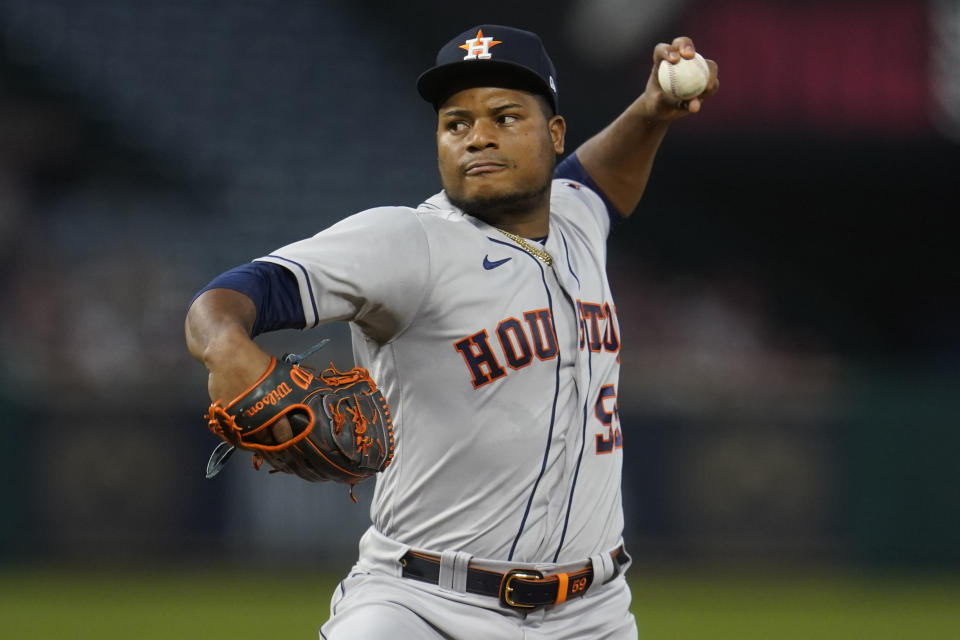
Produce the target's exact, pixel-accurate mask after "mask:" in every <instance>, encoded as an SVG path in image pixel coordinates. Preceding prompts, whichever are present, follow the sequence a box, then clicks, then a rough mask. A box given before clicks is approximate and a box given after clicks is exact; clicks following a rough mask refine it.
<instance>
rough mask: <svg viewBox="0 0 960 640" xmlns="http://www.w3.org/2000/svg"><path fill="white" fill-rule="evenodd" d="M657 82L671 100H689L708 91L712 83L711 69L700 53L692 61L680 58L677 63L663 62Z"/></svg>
mask: <svg viewBox="0 0 960 640" xmlns="http://www.w3.org/2000/svg"><path fill="white" fill-rule="evenodd" d="M657 80H659V81H660V88H661V89H663V92H664V93H665V94H667V95H668V96H670V97H671V98H674V99H675V100H689V99H691V98H696V97H697V96H698V95H700V94H701V93H703V92H704V91H705V90H706V88H707V83H708V82H709V81H710V67H708V66H707V61H706V60H704V59H703V56H701V55H700V54H699V53H696V54H694V56H693V58H692V59H690V60H688V59H686V58H680V60H679V61H678V62H676V63H670V62H669V61H667V60H661V61H660V67H659V68H658V69H657Z"/></svg>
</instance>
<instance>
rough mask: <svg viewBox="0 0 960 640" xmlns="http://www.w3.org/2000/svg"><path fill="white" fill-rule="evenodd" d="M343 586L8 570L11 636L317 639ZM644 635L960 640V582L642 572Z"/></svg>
mask: <svg viewBox="0 0 960 640" xmlns="http://www.w3.org/2000/svg"><path fill="white" fill-rule="evenodd" d="M337 580H338V578H337V577H334V576H325V577H323V578H322V579H318V578H317V577H316V576H313V577H310V576H306V575H298V576H296V577H294V578H289V577H282V576H278V575H276V574H267V573H255V572H241V571H227V572H223V573H216V572H205V573H193V572H178V571H174V570H165V571H159V572H153V573H150V572H113V573H82V572H79V571H72V572H63V571H42V572H40V571H26V570H17V571H11V570H8V571H0V638H3V639H4V640H21V639H22V640H34V639H39V640H45V639H48V638H49V639H54V638H56V639H70V640H86V639H88V638H89V639H90V640H94V639H95V640H112V639H114V638H133V639H136V640H153V639H158V640H159V639H161V638H162V639H164V640H170V639H172V638H197V639H199V640H221V639H223V640H240V639H243V638H269V639H270V640H279V639H287V638H290V639H292V638H308V639H311V640H312V639H314V638H316V637H317V633H316V629H317V627H318V626H319V624H320V623H322V622H323V620H325V619H326V616H327V612H328V604H327V603H328V601H329V596H330V593H331V592H332V590H333V588H334V586H335V585H336V583H337ZM631 584H632V587H633V594H634V607H633V609H634V613H635V615H636V616H637V620H638V622H639V626H640V637H641V638H656V639H663V640H668V639H669V640H682V639H686V638H689V639H691V640H692V639H694V638H695V639H697V640H701V639H705V638H709V639H715V640H724V639H727V638H730V639H734V638H736V639H738V640H742V639H746V638H764V639H768V638H769V639H784V640H787V639H794V638H797V639H799V638H803V639H812V638H817V639H819V638H843V639H848V638H849V639H852V638H867V639H870V640H883V639H887V638H890V639H893V638H904V639H910V640H914V639H928V638H929V639H934V638H936V639H940V638H943V639H945V640H952V639H957V638H960V579H943V578H941V579H932V578H918V577H913V578H907V577H903V576H899V577H895V578H894V577H887V578H882V579H880V578H874V579H867V578H862V577H855V576H850V575H830V576H824V575H819V576H817V577H811V576H809V575H803V576H794V577H788V576H778V577H758V576H752V577H751V576H743V575H738V576H731V575H728V574H727V575H720V574H708V575H707V574H705V575H694V574H691V573H689V572H688V573H679V572H674V573H671V572H666V571H657V572H653V573H647V574H645V575H641V571H640V570H636V571H634V572H633V575H632V577H631Z"/></svg>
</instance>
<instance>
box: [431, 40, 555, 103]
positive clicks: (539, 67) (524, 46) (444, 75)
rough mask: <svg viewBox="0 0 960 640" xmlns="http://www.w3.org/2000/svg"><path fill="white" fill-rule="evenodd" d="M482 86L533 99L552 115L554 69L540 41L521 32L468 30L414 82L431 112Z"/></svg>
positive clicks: (444, 46)
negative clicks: (536, 97) (537, 96)
mask: <svg viewBox="0 0 960 640" xmlns="http://www.w3.org/2000/svg"><path fill="white" fill-rule="evenodd" d="M484 86H490V87H505V88H508V89H522V90H524V91H529V92H531V93H538V94H540V95H542V96H544V97H545V98H546V99H547V101H548V102H549V103H550V105H551V106H552V107H553V112H554V113H556V112H557V105H558V103H559V100H558V96H557V72H556V69H554V67H553V62H552V61H551V60H550V56H548V55H547V50H546V49H545V48H544V46H543V42H542V41H541V40H540V36H538V35H537V34H535V33H532V32H530V31H523V30H522V29H514V28H513V27H504V26H501V25H496V24H483V25H479V26H476V27H471V28H470V29H467V30H466V31H464V32H463V33H461V34H460V35H458V36H457V37H456V38H454V39H453V40H451V41H450V42H448V43H447V44H445V45H443V48H442V49H440V52H439V53H438V54H437V63H436V66H434V67H432V68H430V69H427V70H426V71H425V72H423V73H422V74H421V75H420V77H419V78H418V79H417V91H419V92H420V95H421V96H423V99H424V100H426V101H427V102H429V103H431V104H432V105H433V106H434V108H435V109H436V108H439V106H440V104H441V103H442V102H443V100H444V99H445V98H447V97H449V96H451V95H453V94H454V93H456V92H457V91H462V90H463V89H469V88H470V87H484Z"/></svg>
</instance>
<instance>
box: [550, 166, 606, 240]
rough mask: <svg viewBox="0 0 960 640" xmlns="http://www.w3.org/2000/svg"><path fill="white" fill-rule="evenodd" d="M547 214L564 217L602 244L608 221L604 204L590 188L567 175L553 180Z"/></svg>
mask: <svg viewBox="0 0 960 640" xmlns="http://www.w3.org/2000/svg"><path fill="white" fill-rule="evenodd" d="M550 214H551V215H557V216H559V217H561V218H565V219H567V220H568V221H569V222H570V223H571V224H573V225H574V226H576V227H578V228H580V229H582V230H583V231H584V232H585V233H587V234H588V235H589V236H591V238H592V242H600V243H606V240H607V237H608V236H609V235H610V228H611V226H612V223H611V221H610V215H609V213H608V209H607V206H606V204H605V203H604V202H603V199H602V198H601V197H600V196H599V195H598V194H597V193H596V192H595V191H594V190H593V189H590V188H588V187H587V186H586V185H584V184H583V183H581V182H577V181H575V180H570V179H567V178H562V179H554V181H553V185H552V188H551V190H550Z"/></svg>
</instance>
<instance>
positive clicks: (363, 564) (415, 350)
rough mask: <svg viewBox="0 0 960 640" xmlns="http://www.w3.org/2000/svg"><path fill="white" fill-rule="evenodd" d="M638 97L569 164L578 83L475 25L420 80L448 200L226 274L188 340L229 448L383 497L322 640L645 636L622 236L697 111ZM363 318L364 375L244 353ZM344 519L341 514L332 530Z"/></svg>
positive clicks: (383, 215)
mask: <svg viewBox="0 0 960 640" xmlns="http://www.w3.org/2000/svg"><path fill="white" fill-rule="evenodd" d="M694 56H695V50H694V45H693V42H692V41H691V40H690V39H689V38H685V37H682V38H677V39H675V40H674V41H673V42H672V43H670V44H665V43H664V44H658V45H657V46H656V47H655V48H654V51H653V63H654V64H653V69H652V70H651V74H650V78H649V80H648V82H647V86H646V89H645V91H644V92H643V94H642V95H641V96H640V97H639V98H637V99H636V101H635V102H633V103H632V104H631V105H630V106H629V107H627V109H626V110H625V111H624V112H623V113H622V114H621V115H620V116H619V117H618V118H617V119H616V120H615V121H614V122H612V123H611V124H610V125H609V126H607V127H606V128H605V129H603V130H602V131H600V132H599V133H597V134H596V135H595V136H593V137H592V138H590V139H589V140H588V141H587V142H586V143H584V144H583V145H582V146H581V147H580V148H578V149H577V150H576V151H575V152H574V153H572V154H569V155H567V156H566V158H565V159H564V160H563V161H562V162H559V164H558V162H557V160H558V158H560V157H562V154H563V153H564V137H565V134H566V122H565V120H564V119H563V117H562V116H561V115H559V105H560V101H559V95H560V84H559V81H558V78H557V73H556V71H555V69H554V66H553V63H552V62H551V60H550V57H549V56H548V55H547V52H546V50H545V48H544V46H543V44H542V42H541V39H540V38H539V37H538V36H537V35H536V34H533V33H530V32H527V31H522V30H518V29H515V28H511V27H506V26H499V25H492V24H491V25H481V26H476V27H472V28H470V29H468V30H466V31H465V32H463V33H461V34H460V35H458V36H456V37H455V38H453V39H452V40H451V41H450V42H448V43H447V44H446V45H444V46H443V48H442V49H440V52H439V54H438V55H437V59H436V65H435V66H433V67H432V68H430V69H428V70H427V71H426V72H425V73H423V74H422V75H421V76H420V78H419V80H418V81H417V89H418V91H419V93H420V95H421V96H422V97H423V98H424V99H425V100H426V101H427V102H429V103H430V104H431V105H432V106H433V108H434V109H435V111H436V119H437V128H436V145H437V160H438V167H439V173H440V182H441V185H442V191H440V192H439V193H437V194H436V195H433V196H431V197H429V198H427V199H426V200H424V201H423V202H422V203H420V204H419V205H417V206H414V207H396V206H391V207H379V208H375V209H370V210H367V211H363V212H360V213H356V214H354V215H350V216H347V217H344V219H342V220H341V221H340V222H338V223H337V224H334V225H333V226H331V227H329V228H327V229H324V230H322V231H320V232H319V233H318V234H316V235H315V236H313V237H311V238H307V239H304V240H300V241H298V242H293V243H292V244H289V245H287V246H285V247H282V248H279V249H276V250H274V251H272V252H271V253H269V254H267V255H265V256H263V257H261V258H259V259H257V260H255V261H254V262H252V263H250V264H246V265H242V266H239V267H237V268H235V269H232V270H230V271H228V272H226V273H224V274H222V275H220V276H218V277H217V278H215V279H214V280H213V281H212V282H211V283H210V284H209V285H208V286H207V287H206V288H205V289H203V290H202V291H201V292H200V294H198V296H197V297H196V298H195V300H194V302H193V303H192V305H191V307H190V310H189V312H188V314H187V320H186V337H187V344H188V347H189V349H190V352H191V354H193V356H194V357H196V358H197V359H198V360H200V361H201V362H203V364H204V365H205V366H206V367H207V369H208V370H209V393H210V398H211V401H212V404H211V407H210V410H209V414H208V418H209V425H210V428H211V429H212V430H213V431H214V432H215V433H217V434H218V435H220V436H221V437H222V438H223V440H224V444H223V445H221V447H218V451H217V452H215V454H214V457H213V458H212V460H211V465H210V467H209V469H208V472H209V473H210V474H211V475H212V474H214V473H216V471H217V470H218V469H219V468H220V467H221V466H222V465H223V463H224V462H225V460H226V458H227V456H228V455H229V452H232V451H233V450H234V449H235V448H240V449H247V450H251V451H253V453H254V456H255V458H256V459H257V460H258V461H266V462H268V463H269V464H270V466H272V467H273V468H275V469H278V470H280V471H285V472H288V473H295V474H297V475H300V476H301V477H304V478H305V479H307V480H312V481H316V480H333V481H338V482H344V483H347V484H349V485H351V486H352V485H353V484H355V483H356V482H359V481H362V480H363V479H364V478H367V477H370V476H372V475H376V477H377V480H376V490H375V493H374V497H373V504H372V506H371V509H370V515H371V520H372V524H371V526H370V528H369V529H368V530H367V532H366V533H365V534H364V536H363V537H362V539H361V540H360V545H359V546H360V549H359V558H358V560H357V562H356V564H355V566H354V567H353V569H352V570H351V572H350V573H349V575H347V576H346V577H345V578H344V579H343V581H342V582H341V583H340V585H339V586H338V588H337V589H336V592H335V593H334V595H333V598H332V601H331V606H330V617H329V619H328V620H327V621H326V623H324V624H323V626H322V627H321V629H320V637H321V638H323V639H326V640H344V639H356V638H364V639H378V638H390V639H391V640H395V639H396V638H436V639H440V638H457V639H471V638H477V639H480V638H482V639H485V640H486V639H489V638H504V639H516V640H521V639H526V640H534V639H538V640H540V639H542V640H547V639H551V640H556V639H558V638H570V639H573V638H610V639H626V638H636V637H637V629H636V624H635V621H634V619H633V616H632V615H631V613H630V590H629V587H628V585H627V582H626V580H625V578H624V574H625V572H626V570H627V568H628V567H629V564H630V556H629V555H628V553H627V550H626V549H625V548H624V545H623V538H622V530H623V514H622V508H621V495H620V476H621V466H622V462H623V455H624V446H625V443H626V442H627V441H628V440H629V433H624V427H623V426H622V425H621V423H620V417H619V413H618V410H617V395H618V392H619V388H618V384H619V382H618V375H619V369H620V341H621V334H620V327H621V325H620V321H619V319H618V317H617V307H616V303H615V301H614V298H613V295H612V293H611V291H610V285H609V283H608V281H607V275H606V239H607V236H608V234H609V233H610V232H611V228H612V227H613V225H615V224H616V223H618V222H620V221H622V220H623V219H624V218H626V217H627V216H629V215H630V214H631V213H632V212H633V210H634V209H635V208H636V207H637V204H638V202H639V200H640V197H641V195H642V194H643V191H644V188H645V186H646V183H647V180H648V177H649V175H650V169H651V166H652V164H653V160H654V156H655V154H656V150H657V148H658V146H659V145H660V143H661V140H662V139H663V137H664V134H665V133H666V131H667V128H668V126H669V125H670V123H671V122H672V121H674V120H676V119H678V118H681V117H684V116H686V115H688V114H690V113H696V112H698V111H699V110H700V109H701V107H702V104H703V100H705V99H706V98H708V97H709V96H711V95H712V94H713V93H714V92H716V91H717V88H718V81H717V65H716V64H715V63H714V62H712V61H707V64H708V74H709V80H708V82H707V84H706V88H705V89H704V90H703V92H702V93H700V94H699V95H697V96H694V97H692V98H690V99H688V100H686V101H683V102H680V101H678V100H677V99H676V98H674V97H671V96H670V95H668V94H667V93H665V92H664V91H663V90H662V89H661V87H660V85H659V83H658V81H657V73H656V70H657V66H658V65H659V64H660V63H661V61H666V62H667V63H668V64H671V63H677V62H680V61H681V60H682V59H683V60H691V59H693V58H694ZM334 321H344V322H348V323H349V326H350V329H351V335H352V340H353V353H354V357H355V360H356V365H357V366H356V367H354V368H352V369H348V368H347V367H345V366H344V367H342V369H338V368H337V367H335V366H333V365H331V367H330V368H328V369H325V370H319V371H318V370H316V369H312V368H310V367H308V366H306V364H305V363H304V362H302V361H301V360H302V358H300V357H298V356H289V355H288V356H280V357H277V356H274V355H271V354H267V353H265V352H263V351H262V350H261V349H260V348H259V347H258V346H257V345H256V344H255V343H254V342H253V340H252V338H253V337H254V336H256V335H258V334H260V333H263V332H266V331H271V330H276V329H280V328H291V327H298V328H304V329H309V328H312V327H316V326H318V325H321V324H324V323H329V322H334ZM333 517H335V515H333Z"/></svg>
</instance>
